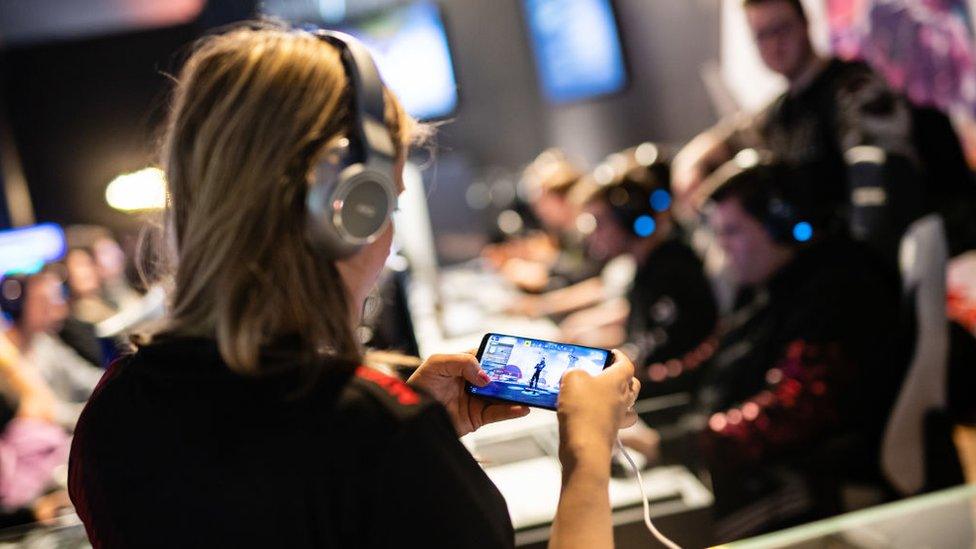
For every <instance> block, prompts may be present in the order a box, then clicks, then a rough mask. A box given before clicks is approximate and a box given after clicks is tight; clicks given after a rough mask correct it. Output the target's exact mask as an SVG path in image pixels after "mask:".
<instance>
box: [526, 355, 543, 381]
mask: <svg viewBox="0 0 976 549" xmlns="http://www.w3.org/2000/svg"><path fill="white" fill-rule="evenodd" d="M545 369H546V357H542V358H540V359H539V363H538V364H536V365H535V373H534V374H532V379H530V380H529V387H533V388H538V387H539V376H540V375H542V371H543V370H545Z"/></svg>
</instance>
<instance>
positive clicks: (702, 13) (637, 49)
mask: <svg viewBox="0 0 976 549" xmlns="http://www.w3.org/2000/svg"><path fill="white" fill-rule="evenodd" d="M614 5H615V7H616V9H617V20H618V23H619V26H620V33H621V38H622V40H623V43H624V51H625V52H626V57H627V61H628V63H629V66H630V78H631V80H630V86H629V87H628V88H627V89H626V90H625V91H624V92H622V93H619V94H616V95H613V96H609V97H605V98H602V99H596V100H593V101H589V102H584V103H579V104H570V105H565V106H559V107H552V108H551V109H550V113H549V120H550V122H549V133H548V136H549V139H550V140H551V142H552V144H554V145H557V146H560V147H562V148H565V149H566V150H567V151H569V152H570V153H572V154H575V155H577V156H579V157H581V158H585V159H587V160H588V161H589V162H596V161H598V160H599V159H600V158H603V157H604V156H606V155H607V154H609V153H611V152H614V151H617V150H620V149H623V148H626V147H629V146H632V145H635V144H637V143H639V142H641V141H644V140H653V141H660V142H672V143H680V142H683V141H687V140H688V139H689V138H691V137H693V136H694V135H695V134H696V133H697V132H698V131H700V130H701V129H703V128H705V127H706V126H708V125H710V124H712V123H714V122H715V119H716V116H715V113H714V111H713V109H712V107H711V104H710V101H709V99H708V96H707V94H706V91H705V86H704V85H703V84H702V80H701V77H700V71H701V67H702V65H703V64H705V63H706V62H708V61H710V60H717V59H718V54H719V11H720V10H719V8H720V6H719V2H718V0H679V1H676V0H616V1H615V4H614Z"/></svg>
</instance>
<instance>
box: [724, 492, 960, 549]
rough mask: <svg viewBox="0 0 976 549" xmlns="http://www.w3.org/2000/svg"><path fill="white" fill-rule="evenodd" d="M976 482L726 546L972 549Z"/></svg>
mask: <svg viewBox="0 0 976 549" xmlns="http://www.w3.org/2000/svg"><path fill="white" fill-rule="evenodd" d="M974 519H976V485H964V486H958V487H956V488H950V489H948V490H943V491H941V492H934V493H931V494H926V495H924V496H917V497H914V498H909V499H905V500H901V501H897V502H895V503H889V504H886V505H879V506H877V507H872V508H870V509H864V510H862V511H855V512H853V513H848V514H846V515H840V516H838V517H834V518H830V519H827V520H821V521H818V522H812V523H810V524H805V525H803V526H797V527H796V528H789V529H786V530H782V531H780V532H774V533H772V534H767V535H764V536H759V537H756V538H752V539H746V540H742V541H737V542H734V543H730V544H728V545H723V546H722V549H779V548H786V547H792V548H797V549H820V548H824V549H828V548H829V549H847V548H852V549H854V548H857V549H861V548H864V549H873V548H875V547H878V548H880V547H885V548H894V549H902V548H904V549H914V548H916V547H927V548H931V549H971V548H973V547H974V546H976V545H974V544H976V533H974V526H973V525H974V524H976V520H974Z"/></svg>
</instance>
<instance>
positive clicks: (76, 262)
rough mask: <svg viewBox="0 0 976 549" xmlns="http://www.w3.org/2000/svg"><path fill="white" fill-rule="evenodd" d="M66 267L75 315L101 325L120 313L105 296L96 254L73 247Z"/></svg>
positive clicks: (85, 249)
mask: <svg viewBox="0 0 976 549" xmlns="http://www.w3.org/2000/svg"><path fill="white" fill-rule="evenodd" d="M64 264H65V267H66V270H67V283H68V290H69V294H70V296H71V316H72V318H75V319H77V320H79V321H81V322H85V323H88V324H98V323H99V322H101V321H103V320H105V319H106V318H109V317H110V316H112V315H114V314H115V313H117V312H118V308H116V307H115V305H113V304H112V303H110V302H109V301H108V300H107V299H105V296H104V295H103V293H102V279H101V277H100V276H99V272H98V265H97V264H96V263H95V254H94V252H93V251H92V250H91V248H88V247H80V246H70V245H69V247H68V254H67V256H66V257H65V260H64Z"/></svg>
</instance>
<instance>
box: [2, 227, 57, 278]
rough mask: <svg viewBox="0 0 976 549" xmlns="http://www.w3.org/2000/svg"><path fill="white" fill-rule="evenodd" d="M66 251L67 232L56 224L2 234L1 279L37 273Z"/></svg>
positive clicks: (18, 229) (8, 231) (12, 230)
mask: <svg viewBox="0 0 976 549" xmlns="http://www.w3.org/2000/svg"><path fill="white" fill-rule="evenodd" d="M66 249H67V245H66V243H65V240H64V231H62V230H61V227H59V226H57V225H55V224H54V223H42V224H40V225H34V226H33V227H23V228H17V229H11V230H7V231H0V275H3V274H5V273H20V274H32V273H36V272H38V271H39V270H40V269H41V268H42V267H43V266H44V264H45V263H47V262H50V261H57V260H58V259H61V258H62V257H64V253H65V251H66Z"/></svg>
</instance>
